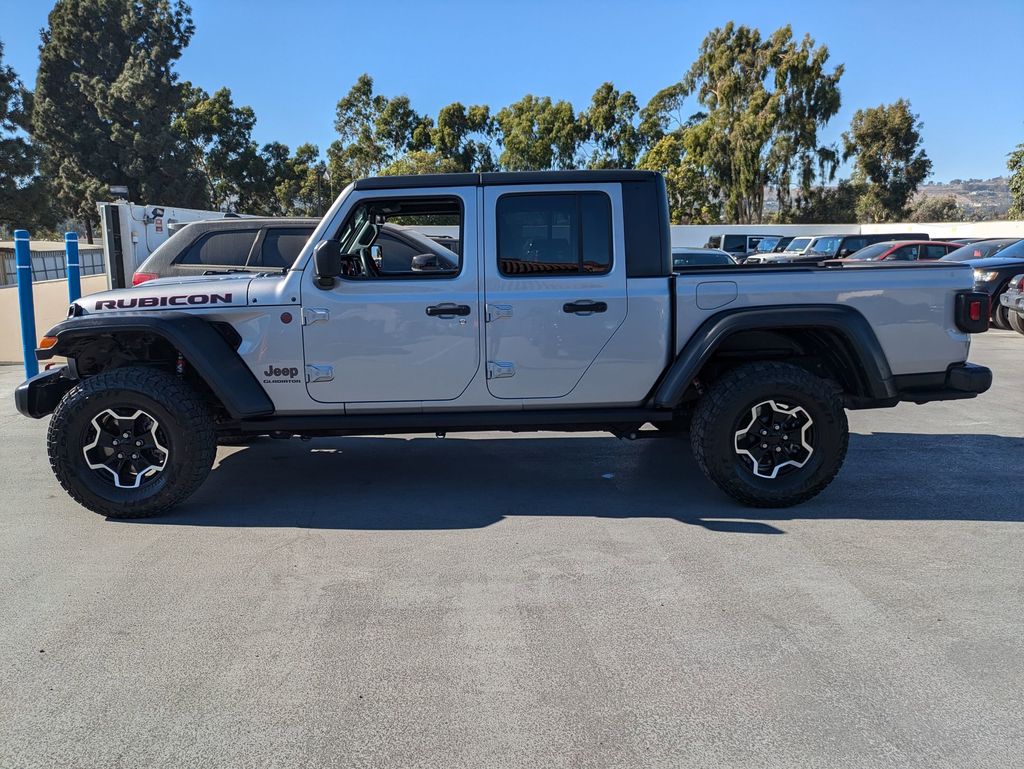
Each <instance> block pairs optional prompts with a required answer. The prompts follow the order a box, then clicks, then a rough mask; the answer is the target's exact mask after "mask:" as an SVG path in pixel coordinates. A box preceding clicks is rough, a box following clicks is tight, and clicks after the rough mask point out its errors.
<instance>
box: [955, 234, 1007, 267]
mask: <svg viewBox="0 0 1024 769" xmlns="http://www.w3.org/2000/svg"><path fill="white" fill-rule="evenodd" d="M1020 240H1021V239H1020V238H993V239H991V240H980V241H978V242H977V243H969V244H968V245H966V246H961V247H960V248H958V249H957V250H956V251H950V252H949V253H948V254H946V256H944V257H942V260H943V261H944V262H966V261H968V260H969V259H984V258H986V257H989V256H995V255H996V254H998V253H999V252H1000V251H1002V250H1003V249H1004V248H1006V247H1007V246H1012V245H1013V244H1014V243H1018V242H1020Z"/></svg>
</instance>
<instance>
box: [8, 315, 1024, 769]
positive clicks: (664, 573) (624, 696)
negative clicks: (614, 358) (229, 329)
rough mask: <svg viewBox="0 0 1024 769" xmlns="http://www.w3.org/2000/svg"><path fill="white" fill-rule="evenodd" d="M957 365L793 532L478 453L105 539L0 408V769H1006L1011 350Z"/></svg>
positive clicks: (488, 446)
mask: <svg viewBox="0 0 1024 769" xmlns="http://www.w3.org/2000/svg"><path fill="white" fill-rule="evenodd" d="M972 359H973V360H975V361H976V362H979V363H984V364H986V365H989V366H991V367H992V368H993V370H994V372H995V385H994V386H993V388H992V390H991V391H990V392H989V393H987V394H986V395H983V396H982V397H980V398H978V399H975V400H971V401H960V402H946V403H935V404H928V405H925V406H913V405H901V406H899V407H897V408H895V409H889V410H880V411H864V412H854V413H852V414H851V415H850V420H851V428H852V430H853V433H854V434H853V436H852V438H851V443H850V453H849V457H848V459H847V462H846V465H845V466H844V468H843V470H842V471H841V472H840V474H839V476H838V477H837V478H836V480H835V481H834V482H833V484H832V485H831V486H830V487H829V489H827V490H826V491H825V493H823V494H822V495H820V496H819V497H818V498H816V499H815V500H813V501H811V502H809V503H807V504H804V505H803V506H801V507H798V508H794V509H790V510H785V511H755V510H749V509H746V508H743V507H740V506H738V505H736V504H734V503H732V502H731V501H729V500H728V499H727V498H726V497H724V496H723V495H722V494H721V493H719V492H718V491H717V490H716V489H715V488H714V487H713V486H712V485H711V484H710V483H708V482H707V481H705V480H704V478H703V477H702V476H701V475H700V473H699V471H698V470H697V468H696V466H695V464H694V462H693V460H692V459H691V457H690V453H689V447H688V444H687V443H686V442H685V441H677V440H637V441H633V442H627V441H620V440H617V439H615V438H612V437H608V436H604V435H601V434H580V435H568V436H566V435H558V434H550V433H546V434H541V435H526V436H516V437H511V436H505V435H502V434H494V433H488V434H475V435H469V434H467V435H449V436H448V437H447V438H445V439H443V440H442V439H436V438H425V437H410V438H401V437H399V438H351V439H348V438H346V439H320V440H314V441H310V442H302V441H298V440H293V441H275V440H270V439H266V440H262V441H259V442H257V443H256V444H254V445H251V446H248V447H243V448H230V449H227V448H226V449H221V451H220V454H219V457H218V466H217V467H215V469H214V470H213V472H212V473H211V476H210V478H209V480H208V481H207V482H206V484H205V486H203V488H202V489H200V491H199V492H198V493H197V494H196V495H195V496H194V497H192V499H191V500H189V501H188V502H187V503H186V504H185V505H183V506H182V507H181V508H179V509H178V510H177V511H176V512H174V513H172V514H170V515H166V516H162V517H159V518H154V519H150V520H147V521H140V522H130V523H129V522H115V521H109V520H105V519H104V518H102V517H100V516H97V515H95V514H93V513H90V512H88V511H86V510H84V509H82V508H80V507H78V506H77V505H76V504H75V503H74V502H72V501H71V500H70V499H69V498H68V497H67V496H66V495H65V494H64V493H63V491H62V490H61V489H60V487H59V486H58V484H57V482H56V481H55V480H54V478H53V476H52V474H51V472H50V468H49V465H48V463H47V460H46V455H45V446H44V442H45V430H46V420H43V421H32V420H28V419H25V418H23V417H21V416H19V415H18V414H16V413H15V411H14V406H13V399H12V398H10V397H9V395H8V396H4V397H3V398H2V399H0V769H20V768H22V767H47V768H49V767H62V768H70V767H96V768H97V769H101V768H102V769H116V768H117V767H124V768H125V769H135V768H138V767H147V768H151V767H175V768H177V767H218V769H223V768H225V767H261V768H263V769H266V768H269V767H282V768H285V767H287V768H288V769H292V768H293V767H320V766H324V767H327V766H330V767H345V768H350V767H403V769H404V768H407V767H445V769H454V768H456V767H473V768H479V767H487V769H496V768H498V767H515V768H516V769H520V768H522V767H545V768H555V767H602V768H604V767H716V768H718V767H784V768H785V769H794V768H796V767H828V768H830V769H831V768H843V769H846V768H854V767H856V768H857V769H860V768H867V767H886V768H887V769H888V768H890V767H921V768H922V769H941V768H942V767H985V768H986V769H992V768H994V767H1021V766H1024V715H1022V708H1024V695H1022V692H1024V337H1021V336H1019V335H1017V334H1014V333H1013V332H1003V331H993V332H989V333H987V334H984V335H981V336H979V337H976V339H975V343H974V350H973V352H972ZM20 380H21V372H20V370H19V369H18V368H15V367H4V368H0V392H4V393H8V394H9V393H10V392H11V391H12V390H13V388H14V386H15V385H16V384H17V383H18V382H19V381H20Z"/></svg>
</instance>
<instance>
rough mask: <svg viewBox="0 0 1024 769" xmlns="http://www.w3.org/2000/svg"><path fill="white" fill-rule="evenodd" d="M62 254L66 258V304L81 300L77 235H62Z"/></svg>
mask: <svg viewBox="0 0 1024 769" xmlns="http://www.w3.org/2000/svg"><path fill="white" fill-rule="evenodd" d="M64 253H65V254H66V255H67V258H68V266H67V272H68V302H74V301H75V300H76V299H81V298H82V270H81V267H82V263H81V262H80V261H78V233H77V232H65V233H64Z"/></svg>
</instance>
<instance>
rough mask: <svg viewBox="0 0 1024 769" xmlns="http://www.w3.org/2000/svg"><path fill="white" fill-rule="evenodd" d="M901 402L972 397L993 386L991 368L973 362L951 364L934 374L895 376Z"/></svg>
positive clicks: (925, 401) (926, 401) (923, 401)
mask: <svg viewBox="0 0 1024 769" xmlns="http://www.w3.org/2000/svg"><path fill="white" fill-rule="evenodd" d="M895 379H896V388H897V390H898V391H899V398H900V400H901V401H908V402H910V403H929V402H930V401H951V400H961V399H963V398H974V397H976V396H978V395H981V393H983V392H986V391H987V390H988V389H989V388H990V387H991V386H992V369H990V368H987V367H985V366H979V365H977V364H976V363H954V364H953V365H952V366H950V367H949V368H948V369H946V370H945V371H939V372H935V373H933V374H911V375H906V376H897V377H895Z"/></svg>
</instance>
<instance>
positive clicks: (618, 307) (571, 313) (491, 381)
mask: <svg viewBox="0 0 1024 769" xmlns="http://www.w3.org/2000/svg"><path fill="white" fill-rule="evenodd" d="M484 210H485V218H484V299H485V318H486V321H487V322H486V324H485V332H484V336H485V350H486V361H487V388H488V390H489V392H490V393H491V395H493V396H494V397H496V398H566V400H567V402H572V397H571V393H572V390H573V388H574V387H575V386H576V384H577V383H578V382H579V381H580V379H581V378H582V377H583V375H584V373H585V372H586V370H587V368H588V367H589V366H590V364H591V363H592V362H593V361H594V359H595V358H596V357H597V356H598V354H599V353H600V352H601V349H602V348H603V347H604V346H605V344H607V343H608V340H609V339H611V337H612V335H613V334H614V333H615V330H616V329H617V328H618V327H619V326H620V325H621V324H622V322H623V320H625V317H626V265H625V260H624V257H623V254H624V239H623V233H622V231H621V224H620V223H621V221H622V200H621V194H620V187H619V185H617V184H586V185H553V184H551V185H548V184H545V185H530V186H524V185H516V186H514V187H503V186H491V187H485V188H484Z"/></svg>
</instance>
